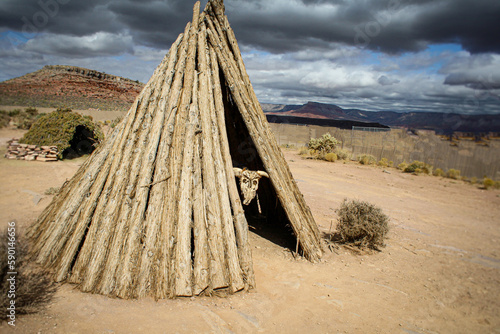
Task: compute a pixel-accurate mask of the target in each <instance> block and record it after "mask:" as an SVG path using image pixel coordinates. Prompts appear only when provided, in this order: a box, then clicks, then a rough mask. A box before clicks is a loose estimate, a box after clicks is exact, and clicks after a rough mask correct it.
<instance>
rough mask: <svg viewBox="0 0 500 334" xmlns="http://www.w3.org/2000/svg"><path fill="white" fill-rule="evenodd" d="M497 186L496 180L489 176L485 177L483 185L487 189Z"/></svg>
mask: <svg viewBox="0 0 500 334" xmlns="http://www.w3.org/2000/svg"><path fill="white" fill-rule="evenodd" d="M494 186H495V181H493V180H492V179H490V178H488V177H485V178H484V180H483V187H484V188H485V189H490V188H491V187H494Z"/></svg>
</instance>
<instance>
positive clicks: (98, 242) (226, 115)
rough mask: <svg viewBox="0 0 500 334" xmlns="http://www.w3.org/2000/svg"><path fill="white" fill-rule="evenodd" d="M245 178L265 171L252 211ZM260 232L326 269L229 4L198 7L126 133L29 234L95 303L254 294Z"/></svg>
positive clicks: (122, 129) (93, 160) (217, 1)
mask: <svg viewBox="0 0 500 334" xmlns="http://www.w3.org/2000/svg"><path fill="white" fill-rule="evenodd" d="M235 167H236V169H235ZM238 168H239V169H238ZM235 170H245V171H248V172H250V171H255V173H254V174H251V173H247V174H249V175H250V174H251V175H254V176H255V177H254V179H253V180H252V182H259V183H258V184H254V185H253V186H254V189H253V191H254V194H253V195H254V196H255V198H253V197H252V198H251V199H250V200H248V199H247V200H246V201H245V203H244V204H243V203H242V198H243V197H242V195H241V191H242V190H244V189H239V184H240V183H238V179H237V178H236V176H237V175H235V172H234V171H235ZM257 171H261V172H259V173H258V172H257ZM239 174H240V173H239ZM263 175H264V176H265V177H262V176H263ZM238 176H240V177H241V175H238ZM245 182H246V181H245ZM241 184H242V185H241V188H244V187H245V185H243V183H241ZM257 187H258V189H257ZM263 222H264V223H263ZM255 224H262V226H264V228H267V227H269V226H271V227H273V228H276V229H279V230H280V231H281V232H282V233H284V234H287V235H288V236H290V237H292V238H294V240H295V242H296V246H297V247H298V248H300V250H301V251H302V254H303V255H304V256H305V257H306V258H308V259H309V260H311V261H317V260H319V259H320V257H321V255H322V249H321V240H320V235H319V230H318V228H317V226H316V223H315V222H314V219H313V217H312V214H311V211H310V210H309V207H308V206H307V204H306V203H305V201H304V198H303V196H302V194H301V193H300V191H299V189H298V187H297V184H296V183H295V181H294V179H293V177H292V174H291V172H290V169H289V167H288V165H287V163H286V161H285V159H284V156H283V154H282V152H281V150H280V148H279V147H278V145H277V142H276V140H275V139H274V136H273V134H272V133H271V130H270V127H269V124H268V123H267V120H266V118H265V115H264V113H263V112H262V109H261V107H260V104H259V101H258V100H257V97H256V95H255V93H254V91H253V88H252V85H251V83H250V79H249V77H248V74H247V72H246V69H245V65H244V63H243V59H242V56H241V52H240V49H239V47H238V43H237V41H236V37H235V35H234V32H233V30H232V29H231V27H230V25H229V22H228V20H227V17H226V15H225V14H224V4H223V1H222V0H209V1H208V3H207V6H206V7H205V9H204V11H203V12H201V13H200V2H199V1H198V2H196V4H195V5H194V8H193V19H192V22H190V23H188V24H187V25H186V28H185V30H184V32H183V33H182V34H180V35H179V37H178V38H177V40H176V41H175V42H174V43H173V44H172V46H171V48H170V50H169V52H168V54H167V55H166V56H165V58H164V59H163V60H162V62H161V63H160V65H159V66H158V67H157V69H156V70H155V72H154V73H153V76H152V77H151V79H150V80H149V82H148V83H147V84H146V86H145V87H144V89H143V91H142V92H141V93H140V94H139V96H138V97H137V99H136V101H135V102H134V104H133V105H132V107H131V108H130V110H129V111H128V113H127V115H126V116H125V118H124V119H123V121H122V122H121V123H120V124H119V125H118V126H117V127H116V128H115V131H114V132H113V133H112V134H111V135H110V136H109V138H107V139H106V141H105V142H104V143H103V144H102V145H101V146H100V147H99V148H98V149H96V150H95V151H94V153H93V154H92V155H91V156H90V157H89V158H88V159H87V160H86V161H85V163H84V164H83V165H82V166H81V167H80V169H79V170H78V171H77V173H76V174H75V175H74V177H73V178H72V179H71V180H70V181H69V182H67V183H66V184H65V185H64V186H63V187H62V188H61V190H60V192H59V194H57V195H56V196H55V197H54V199H53V201H52V203H51V204H50V205H49V206H48V207H47V208H46V209H45V210H44V211H43V213H42V214H41V215H40V217H39V218H38V220H37V221H36V222H35V224H33V225H32V226H31V228H30V230H29V231H28V236H29V238H30V239H31V241H32V242H33V250H32V253H33V257H34V259H35V260H36V261H37V262H39V263H41V264H43V265H45V266H47V267H50V268H52V269H53V270H54V275H55V279H56V280H57V281H68V282H71V283H75V284H78V286H79V288H80V289H81V290H82V291H86V292H93V293H100V294H104V295H110V296H117V297H120V298H139V297H145V296H152V297H154V298H157V299H158V298H173V297H181V296H193V295H201V294H210V293H211V292H212V291H215V290H225V291H228V292H229V293H234V292H237V291H241V290H248V289H251V288H254V287H255V277H254V272H253V266H252V253H251V249H250V245H249V237H248V233H249V225H250V226H254V225H255Z"/></svg>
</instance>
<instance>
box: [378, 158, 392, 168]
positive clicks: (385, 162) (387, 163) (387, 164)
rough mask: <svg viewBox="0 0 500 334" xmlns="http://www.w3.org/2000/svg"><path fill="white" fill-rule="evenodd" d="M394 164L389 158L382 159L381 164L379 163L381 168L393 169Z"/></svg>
mask: <svg viewBox="0 0 500 334" xmlns="http://www.w3.org/2000/svg"><path fill="white" fill-rule="evenodd" d="M393 164H394V162H392V161H388V160H387V158H382V159H380V161H379V162H377V165H378V166H380V167H392V165H393Z"/></svg>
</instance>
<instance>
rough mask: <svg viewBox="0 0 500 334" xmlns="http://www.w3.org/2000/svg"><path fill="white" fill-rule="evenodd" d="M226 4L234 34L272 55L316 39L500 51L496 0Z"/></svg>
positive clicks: (395, 48) (376, 46) (394, 49)
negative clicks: (458, 46)
mask: <svg viewBox="0 0 500 334" xmlns="http://www.w3.org/2000/svg"><path fill="white" fill-rule="evenodd" d="M228 3H229V4H232V5H227V7H228V10H230V11H231V13H230V14H231V19H232V24H233V28H234V29H235V30H236V31H237V35H238V36H239V38H240V39H241V40H242V41H243V42H244V43H248V44H251V45H253V46H256V47H261V48H263V49H266V50H269V51H271V52H276V53H280V52H287V51H294V50H297V49H298V48H301V47H304V45H308V44H309V43H314V44H316V45H318V44H320V43H321V42H325V43H330V42H342V43H344V44H347V45H354V46H360V47H364V48H368V49H372V50H377V51H382V52H386V53H400V52H405V51H419V50H423V49H425V48H426V46H427V45H429V44H435V43H458V44H461V45H462V47H463V48H464V49H466V50H468V51H470V52H472V53H477V52H500V43H499V42H498V41H499V40H500V30H499V29H498V28H497V27H498V23H497V22H498V18H499V17H500V1H495V0H478V1H470V0H434V1H411V0H385V1H383V0H376V1H362V0H360V1H349V2H347V1H346V2H344V1H326V0H325V1H312V0H302V1H301V2H298V1H279V0H275V1H273V2H272V3H273V5H270V4H268V5H263V4H262V2H261V1H250V2H248V1H245V2H243V1H234V3H236V5H233V2H228ZM270 3H271V2H270ZM239 7H243V8H244V10H242V11H239V10H238V8H239ZM233 11H234V12H233Z"/></svg>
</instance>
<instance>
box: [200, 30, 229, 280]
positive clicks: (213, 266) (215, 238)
mask: <svg viewBox="0 0 500 334" xmlns="http://www.w3.org/2000/svg"><path fill="white" fill-rule="evenodd" d="M203 27H204V25H203V24H202V32H201V34H200V36H201V38H199V39H198V42H199V43H201V44H200V46H199V50H201V51H203V52H199V53H198V62H199V64H200V65H199V66H200V68H201V69H202V71H201V72H200V86H199V104H200V106H199V110H200V119H201V130H202V150H203V159H202V162H203V164H202V170H203V190H204V192H205V200H206V204H207V208H206V211H207V222H208V243H209V247H210V253H211V261H210V276H211V277H210V283H211V288H212V289H219V288H225V287H228V286H229V278H228V273H227V269H228V268H227V267H226V266H225V264H224V262H225V261H224V246H223V245H224V241H223V239H222V238H223V233H222V222H221V212H220V202H219V201H220V199H219V198H220V197H219V194H218V192H219V191H220V189H217V187H216V186H215V182H216V174H215V166H214V152H213V150H214V148H213V147H214V143H213V139H212V123H211V119H210V101H209V98H208V94H209V93H208V92H209V91H210V88H209V85H208V71H207V68H208V67H207V65H206V54H205V52H204V51H205V50H206V47H205V45H206V42H205V41H206V37H205V35H204V33H203V32H204V28H203ZM203 64H205V65H203Z"/></svg>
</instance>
